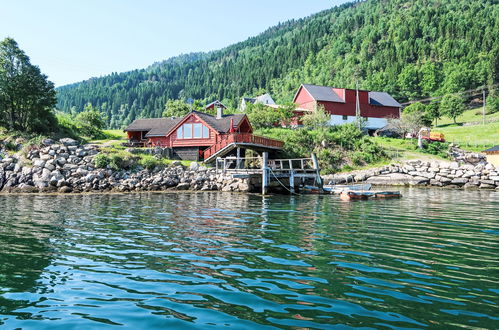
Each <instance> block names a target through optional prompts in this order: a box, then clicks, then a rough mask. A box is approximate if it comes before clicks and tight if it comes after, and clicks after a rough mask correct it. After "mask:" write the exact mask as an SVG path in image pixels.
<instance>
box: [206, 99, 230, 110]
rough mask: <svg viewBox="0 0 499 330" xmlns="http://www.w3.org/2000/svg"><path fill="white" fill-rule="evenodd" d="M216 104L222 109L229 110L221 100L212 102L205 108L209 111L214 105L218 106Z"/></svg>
mask: <svg viewBox="0 0 499 330" xmlns="http://www.w3.org/2000/svg"><path fill="white" fill-rule="evenodd" d="M216 104H220V105H221V106H222V107H224V108H227V107H226V106H225V105H224V104H223V103H222V102H220V101H219V100H216V101H213V102H211V103H210V104H208V105H207V106H205V107H204V108H205V109H208V108H209V107H211V106H213V105H216Z"/></svg>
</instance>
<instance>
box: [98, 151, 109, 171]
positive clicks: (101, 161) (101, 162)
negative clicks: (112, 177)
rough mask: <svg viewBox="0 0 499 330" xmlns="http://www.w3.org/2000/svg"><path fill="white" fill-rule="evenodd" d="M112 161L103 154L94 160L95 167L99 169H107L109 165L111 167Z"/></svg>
mask: <svg viewBox="0 0 499 330" xmlns="http://www.w3.org/2000/svg"><path fill="white" fill-rule="evenodd" d="M110 161H111V160H110V159H109V157H108V156H107V155H106V154H102V153H101V154H98V155H97V156H95V158H94V163H95V167H97V168H105V167H107V165H109V163H110Z"/></svg>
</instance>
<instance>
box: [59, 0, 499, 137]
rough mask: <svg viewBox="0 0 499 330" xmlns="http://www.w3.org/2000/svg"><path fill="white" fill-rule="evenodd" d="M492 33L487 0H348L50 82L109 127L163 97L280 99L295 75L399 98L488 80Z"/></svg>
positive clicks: (147, 111) (62, 105)
mask: <svg viewBox="0 0 499 330" xmlns="http://www.w3.org/2000/svg"><path fill="white" fill-rule="evenodd" d="M498 35H499V6H498V4H497V2H496V1H495V0H474V1H468V0H411V1H407V0H406V1H404V0H377V1H376V0H367V1H364V2H353V3H348V4H344V5H341V6H338V7H334V8H332V9H330V10H326V11H323V12H320V13H318V14H315V15H312V16H310V17H307V18H304V19H300V20H292V21H288V22H285V23H282V24H279V25H277V26H275V27H272V28H270V29H268V30H267V31H265V32H263V33H262V34H260V35H258V36H256V37H253V38H250V39H248V40H246V41H244V42H240V43H237V44H235V45H232V46H229V47H227V48H224V49H222V50H219V51H214V52H210V53H194V54H189V55H182V56H179V57H175V58H172V59H169V60H167V61H164V62H160V63H155V64H153V65H151V66H150V67H148V68H146V69H141V70H134V71H130V72H124V73H113V74H111V75H108V76H104V77H100V78H92V79H89V80H87V81H83V82H80V83H75V84H71V85H67V86H63V87H60V88H58V89H57V97H58V107H59V109H61V110H63V111H65V112H80V111H82V110H83V109H84V108H85V106H86V104H87V103H92V105H93V106H94V107H96V108H98V109H100V110H101V111H102V112H103V113H104V114H105V115H106V117H107V125H108V126H109V127H111V128H120V127H122V126H123V125H125V124H128V123H129V122H130V121H132V120H133V119H135V118H139V117H158V116H160V115H161V114H162V112H163V110H164V105H165V104H166V102H167V101H168V100H169V99H187V98H193V99H196V100H201V101H202V102H206V103H207V102H211V101H213V100H215V99H220V100H222V101H223V102H224V103H226V104H228V105H230V106H232V107H236V106H237V103H238V101H239V99H240V97H242V96H250V95H254V93H257V92H260V91H263V90H265V91H267V92H269V93H271V95H272V96H273V97H274V99H275V100H276V101H278V102H280V103H284V102H289V101H291V100H292V97H293V95H294V92H295V91H296V89H297V88H298V86H299V85H300V84H301V83H313V84H323V85H330V86H337V87H347V88H352V87H354V86H355V84H356V82H358V84H359V87H360V88H364V89H371V90H382V91H387V92H389V93H391V94H392V95H394V96H395V98H397V99H398V100H399V101H401V102H403V101H407V100H413V99H418V98H423V97H428V96H436V95H443V94H445V93H451V92H457V91H463V90H467V89H470V88H475V87H477V86H482V85H493V84H495V83H497V82H498V81H499V79H498V72H499V43H498V42H497V36H498ZM158 42H162V41H161V40H158Z"/></svg>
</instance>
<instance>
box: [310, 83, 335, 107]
mask: <svg viewBox="0 0 499 330" xmlns="http://www.w3.org/2000/svg"><path fill="white" fill-rule="evenodd" d="M302 86H303V88H305V89H306V90H307V92H308V93H309V94H310V96H312V97H313V98H314V99H315V100H316V101H329V102H342V103H344V102H345V100H343V99H342V98H341V97H340V96H339V95H338V94H336V92H335V91H334V90H333V88H332V87H327V86H317V85H309V84H303V85H302Z"/></svg>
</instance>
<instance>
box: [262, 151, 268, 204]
mask: <svg viewBox="0 0 499 330" xmlns="http://www.w3.org/2000/svg"><path fill="white" fill-rule="evenodd" d="M262 156H263V157H262V195H267V190H268V183H269V169H268V160H269V153H268V152H266V151H264V152H263V155H262Z"/></svg>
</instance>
